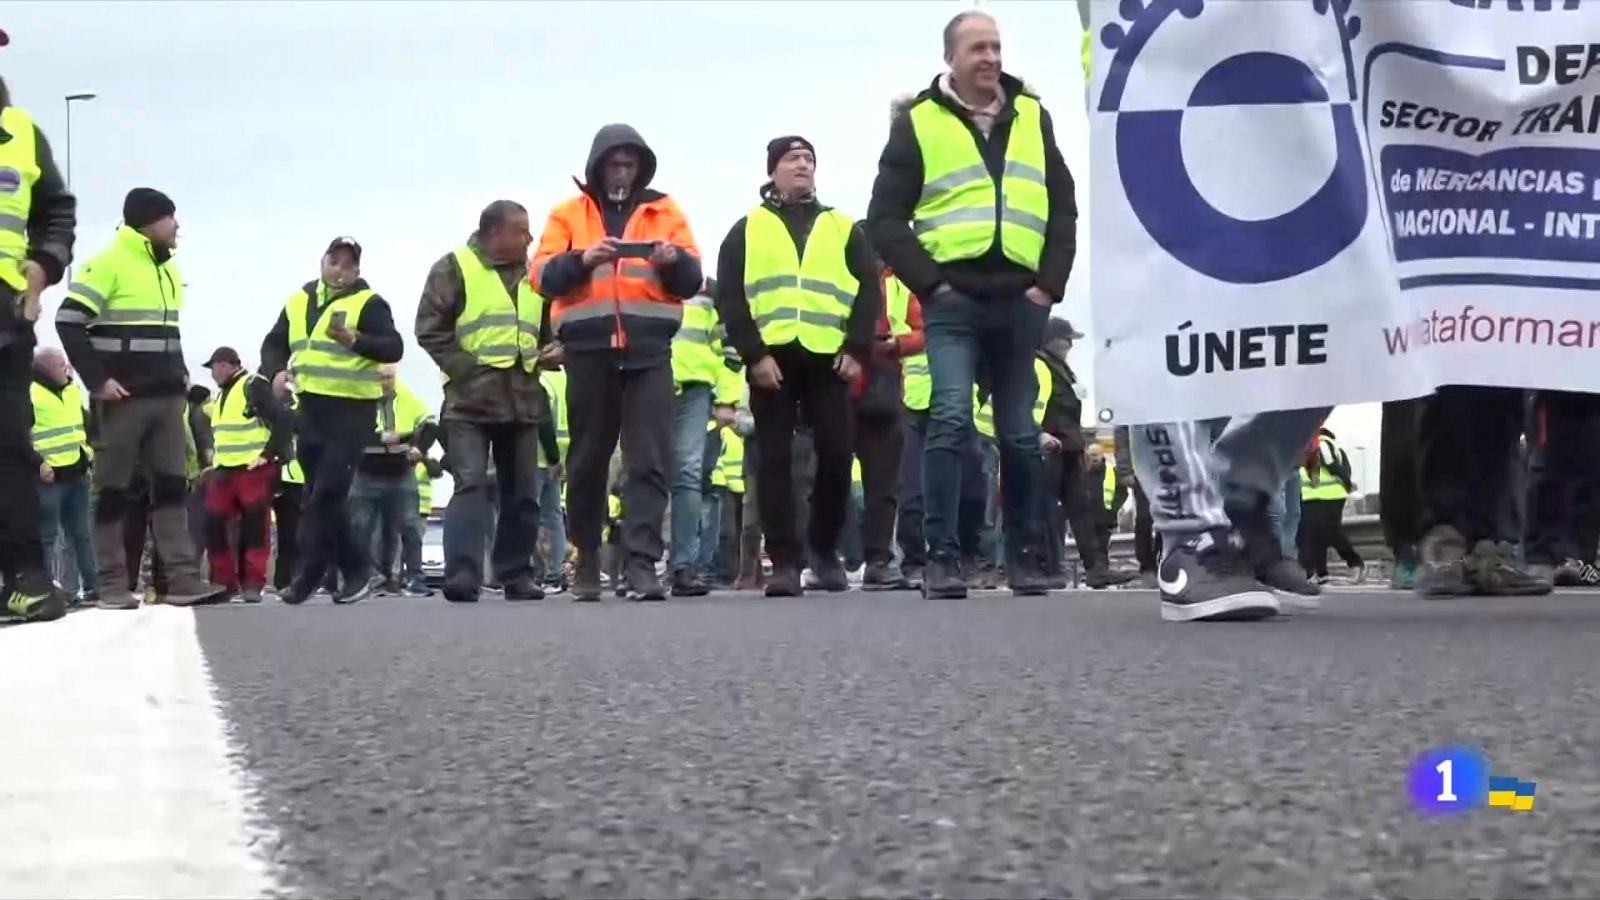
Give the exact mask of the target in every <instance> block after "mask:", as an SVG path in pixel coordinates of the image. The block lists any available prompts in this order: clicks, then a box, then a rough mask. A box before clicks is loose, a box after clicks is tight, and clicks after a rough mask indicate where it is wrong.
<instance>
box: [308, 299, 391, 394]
mask: <svg viewBox="0 0 1600 900" xmlns="http://www.w3.org/2000/svg"><path fill="white" fill-rule="evenodd" d="M320 287H321V285H320V284H317V285H311V286H309V287H307V288H302V289H301V290H298V291H296V292H295V293H294V294H292V295H290V297H289V301H288V303H287V304H285V306H284V313H285V314H286V315H287V316H288V319H289V372H290V374H291V375H292V376H293V377H294V389H295V391H296V392H297V393H301V394H320V395H322V396H324V397H348V398H352V399H356V400H376V399H378V398H379V397H382V396H383V383H382V380H383V376H382V374H381V373H380V372H379V371H378V363H377V362H375V361H373V360H370V359H367V358H366V357H364V356H362V355H361V354H359V353H356V352H355V351H354V350H351V349H350V348H348V347H346V346H344V345H343V344H341V343H339V342H338V341H336V340H334V339H333V338H332V337H330V336H329V335H328V326H329V325H330V324H331V323H332V322H333V315H334V314H335V313H338V312H343V313H344V314H345V327H346V328H349V329H350V330H351V331H354V330H355V327H356V323H357V322H360V321H361V311H362V310H363V309H365V308H366V306H367V301H368V300H369V299H371V298H372V291H371V290H360V291H356V292H355V293H353V294H350V295H349V296H346V297H340V298H339V299H337V300H335V301H333V302H332V303H329V304H328V306H327V308H326V309H324V310H323V311H322V315H321V316H319V317H318V318H317V322H316V326H315V327H314V328H313V329H312V330H311V332H310V333H309V334H308V333H307V332H306V313H307V311H308V309H309V308H311V307H312V306H313V305H314V301H315V300H318V299H320V298H317V297H313V296H312V294H313V292H316V291H317V290H318V289H319V288H320Z"/></svg>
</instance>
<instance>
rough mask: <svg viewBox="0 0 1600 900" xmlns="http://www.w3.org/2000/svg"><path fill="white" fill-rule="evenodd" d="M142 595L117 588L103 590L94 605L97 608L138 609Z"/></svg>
mask: <svg viewBox="0 0 1600 900" xmlns="http://www.w3.org/2000/svg"><path fill="white" fill-rule="evenodd" d="M139 602H140V597H139V595H137V594H135V593H134V592H132V591H119V590H117V589H116V588H112V589H110V590H106V591H101V592H100V599H98V600H96V601H95V603H94V605H95V608H96V609H138V608H139Z"/></svg>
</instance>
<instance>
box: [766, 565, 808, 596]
mask: <svg viewBox="0 0 1600 900" xmlns="http://www.w3.org/2000/svg"><path fill="white" fill-rule="evenodd" d="M804 593H805V588H803V587H801V585H800V570H799V569H797V568H794V567H792V566H777V567H774V568H773V570H772V575H771V576H770V577H768V578H767V586H766V594H767V596H768V597H799V596H802V595H803V594H804Z"/></svg>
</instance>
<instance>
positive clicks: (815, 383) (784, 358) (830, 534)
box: [717, 135, 883, 597]
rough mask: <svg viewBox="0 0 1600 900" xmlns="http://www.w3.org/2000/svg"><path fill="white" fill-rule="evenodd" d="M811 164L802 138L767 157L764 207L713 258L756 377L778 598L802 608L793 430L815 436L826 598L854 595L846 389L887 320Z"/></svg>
mask: <svg viewBox="0 0 1600 900" xmlns="http://www.w3.org/2000/svg"><path fill="white" fill-rule="evenodd" d="M816 165H817V159H816V152H815V148H814V147H813V146H812V144H811V142H810V141H808V140H806V139H805V138H803V137H800V136H798V135H790V136H786V137H780V138H777V139H775V140H773V141H771V142H770V143H769V144H768V145H767V174H768V176H769V177H770V179H771V180H770V181H768V182H767V184H766V185H764V186H763V187H762V189H761V198H762V202H761V205H760V206H757V207H756V208H755V209H753V210H751V211H750V214H749V215H747V216H745V217H744V218H742V219H740V220H739V221H738V222H736V223H735V224H734V226H733V228H731V229H730V230H729V231H728V235H727V237H726V238H725V239H724V240H723V242H722V248H721V250H720V251H719V253H718V255H717V312H718V313H719V314H720V315H721V316H722V321H723V323H724V324H725V325H726V327H727V329H728V340H729V342H730V343H732V344H733V346H734V347H735V348H736V349H737V350H738V351H739V356H740V357H741V358H742V359H743V360H744V363H745V366H746V368H747V370H748V371H749V373H750V375H749V378H750V387H751V390H750V409H751V412H752V413H754V414H755V427H756V446H757V470H756V471H757V474H756V479H757V481H758V482H759V486H758V488H757V490H758V491H759V493H760V495H761V500H760V504H759V508H760V514H761V521H762V526H763V528H764V530H765V532H766V536H767V552H768V555H770V556H771V558H772V567H773V572H772V578H771V579H769V580H768V581H767V585H766V592H767V595H768V596H771V597H791V596H797V595H798V594H800V592H801V590H802V585H801V582H800V572H801V569H802V567H803V565H804V563H805V554H804V553H802V549H801V544H800V540H799V537H798V533H797V530H796V526H797V522H796V516H795V499H794V482H793V473H792V470H791V462H792V454H793V444H794V436H795V430H796V428H797V426H798V423H799V422H800V420H801V416H802V413H803V415H804V419H805V421H807V422H809V423H810V424H811V426H812V437H813V440H814V442H815V447H816V460H817V468H816V490H815V492H814V494H813V495H812V497H811V502H810V509H811V517H810V525H809V531H810V534H809V535H808V538H809V540H808V543H809V550H810V558H811V564H812V574H813V576H814V578H815V584H816V586H817V587H819V588H821V589H823V590H826V591H834V592H837V591H844V590H847V589H848V588H849V581H848V579H847V578H846V576H845V571H844V566H843V565H842V564H841V563H840V561H839V553H838V550H839V547H838V542H839V536H840V532H841V531H842V530H843V528H844V522H845V515H846V512H847V506H848V504H849V502H850V460H851V453H852V450H853V443H854V440H853V435H852V431H853V429H852V427H851V425H852V419H853V416H852V415H851V410H850V397H849V383H850V382H851V381H852V380H854V378H855V377H856V375H857V374H858V373H859V372H860V369H861V365H862V362H863V361H864V360H866V359H867V358H868V357H869V356H870V355H871V353H872V343H873V336H874V326H875V324H876V322H877V319H878V313H879V311H880V310H882V308H883V293H882V289H881V287H880V286H879V284H878V262H877V259H876V258H875V257H874V256H873V254H872V247H871V246H870V245H869V244H868V243H867V239H866V237H865V236H864V235H863V234H862V233H861V231H860V229H858V228H857V227H856V225H855V221H854V219H852V218H851V217H849V216H846V215H845V214H844V213H841V212H839V211H838V210H835V209H833V208H831V207H827V206H824V205H822V204H821V203H820V202H818V200H817V195H816V180H815V175H816Z"/></svg>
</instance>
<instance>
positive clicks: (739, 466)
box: [717, 428, 744, 494]
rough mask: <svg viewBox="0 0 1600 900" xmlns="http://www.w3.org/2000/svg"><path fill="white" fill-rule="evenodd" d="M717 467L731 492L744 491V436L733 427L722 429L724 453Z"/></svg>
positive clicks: (740, 492)
mask: <svg viewBox="0 0 1600 900" xmlns="http://www.w3.org/2000/svg"><path fill="white" fill-rule="evenodd" d="M717 468H718V469H719V470H720V471H721V472H722V479H723V483H725V484H726V485H727V486H728V490H729V491H730V492H732V493H735V494H742V493H744V438H742V437H740V436H739V433H738V432H737V431H734V430H733V429H732V428H725V429H723V431H722V453H721V454H720V455H719V457H718V459H717Z"/></svg>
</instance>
